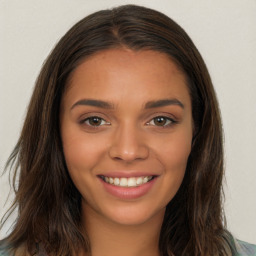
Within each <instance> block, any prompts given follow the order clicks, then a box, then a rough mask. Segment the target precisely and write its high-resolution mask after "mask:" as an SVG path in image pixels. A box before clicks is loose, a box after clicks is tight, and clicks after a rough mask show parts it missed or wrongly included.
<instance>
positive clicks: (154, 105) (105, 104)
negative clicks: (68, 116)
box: [71, 99, 184, 110]
mask: <svg viewBox="0 0 256 256" xmlns="http://www.w3.org/2000/svg"><path fill="white" fill-rule="evenodd" d="M81 105H85V106H93V107H98V108H105V109H114V104H112V103H109V102H106V101H102V100H93V99H82V100H79V101H77V102H76V103H75V104H73V105H72V107H71V110H72V109H73V108H74V107H76V106H81ZM169 105H177V106H180V107H181V108H183V109H184V105H183V104H182V103H181V102H180V101H179V100H178V99H162V100H156V101H149V102H147V103H146V104H145V109H149V108H159V107H165V106H169Z"/></svg>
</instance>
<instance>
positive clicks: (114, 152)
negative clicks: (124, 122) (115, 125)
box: [109, 126, 149, 163]
mask: <svg viewBox="0 0 256 256" xmlns="http://www.w3.org/2000/svg"><path fill="white" fill-rule="evenodd" d="M111 143H112V144H111V146H110V149H109V156H110V157H111V158H112V159H115V160H122V161H125V162H127V163H129V162H133V161H135V160H143V159H146V158H148V156H149V147H148V146H147V145H146V142H145V140H144V139H143V136H142V134H141V133H140V131H138V129H136V128H135V127H131V126H130V127H129V126H126V127H120V128H119V129H118V130H117V131H116V132H115V134H114V139H113V141H112V142H111Z"/></svg>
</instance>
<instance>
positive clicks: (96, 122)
mask: <svg viewBox="0 0 256 256" xmlns="http://www.w3.org/2000/svg"><path fill="white" fill-rule="evenodd" d="M84 123H85V124H87V125H89V126H94V127H97V126H101V125H105V124H109V123H107V122H106V121H105V120H104V119H103V118H101V117H98V116H91V117H88V118H86V119H85V120H84Z"/></svg>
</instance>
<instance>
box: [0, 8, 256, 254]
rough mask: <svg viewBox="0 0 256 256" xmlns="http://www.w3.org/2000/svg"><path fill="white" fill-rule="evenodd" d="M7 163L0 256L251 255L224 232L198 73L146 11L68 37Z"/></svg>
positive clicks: (49, 64) (103, 20) (170, 26)
mask: <svg viewBox="0 0 256 256" xmlns="http://www.w3.org/2000/svg"><path fill="white" fill-rule="evenodd" d="M14 162H15V163H16V169H15V177H14V180H16V177H17V176H18V170H19V171H20V173H19V178H18V179H19V186H18V189H17V192H16V199H15V202H14V205H13V207H15V206H18V209H19V215H18V219H17V223H16V224H15V226H14V229H13V231H12V232H11V234H10V235H9V236H8V237H7V238H6V239H4V240H3V241H1V247H2V251H3V252H2V255H86V256H87V255H93V256H97V255H112V256H113V255H124V256H125V255H141V256H143V255H147V256H150V255H152V256H153V255H154V256H155V255H164V256H165V255H256V252H255V251H256V249H255V247H254V246H252V245H249V244H246V243H243V242H238V241H236V240H235V239H234V238H233V237H232V235H231V234H230V233H229V232H228V231H227V230H226V229H225V226H224V224H223V223H225V219H224V216H223V208H222V178H223V149H222V128H221V120H220V114H219V109H218V103H217V100H216V96H215V93H214V89H213V86H212V83H211V79H210V77H209V74H208V71H207V68H206V66H205V64H204V62H203V60H202V58H201V56H200V54H199V52H198V51H197V49H196V47H195V46H194V44H193V43H192V41H191V39H190V38H189V37H188V35H187V34H186V33H185V32H184V30H183V29H182V28H180V27H179V26H178V25H177V24H176V23H175V22H174V21H172V20H171V19H169V18H168V17H166V16H165V15H163V14H161V13H159V12H156V11H154V10H150V9H147V8H144V7H138V6H132V5H127V6H121V7H118V8H115V9H113V10H105V11H100V12H97V13H94V14H92V15H90V16H88V17H86V18H84V19H83V20H81V21H80V22H78V23H77V24H76V25H75V26H74V27H73V28H71V30H70V31H68V32H67V34H66V35H65V36H64V37H63V38H62V39H61V40H60V42H59V43H58V44H57V46H56V47H55V48H54V50H53V51H52V53H51V54H50V56H49V57H48V59H47V61H46V62H45V64H44V66H43V68H42V71H41V73H40V75H39V77H38V80H37V83H36V87H35V90H34V93H33V95H32V99H31V102H30V105H29V108H28V113H27V117H26V120H25V123H24V127H23V130H22V133H21V137H20V139H19V142H18V143H17V146H16V148H15V149H14V151H13V154H12V155H11V157H10V160H9V162H8V163H9V165H10V164H12V163H14ZM0 255H1V254H0Z"/></svg>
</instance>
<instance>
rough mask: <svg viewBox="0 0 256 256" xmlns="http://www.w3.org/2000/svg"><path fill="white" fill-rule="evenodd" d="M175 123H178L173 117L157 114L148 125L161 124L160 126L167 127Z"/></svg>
mask: <svg viewBox="0 0 256 256" xmlns="http://www.w3.org/2000/svg"><path fill="white" fill-rule="evenodd" d="M173 123H176V122H175V121H174V120H173V119H171V118H169V117H166V116H157V117H155V118H153V119H151V120H150V121H149V122H148V123H147V125H154V126H160V127H166V126H169V125H171V124H173Z"/></svg>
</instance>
